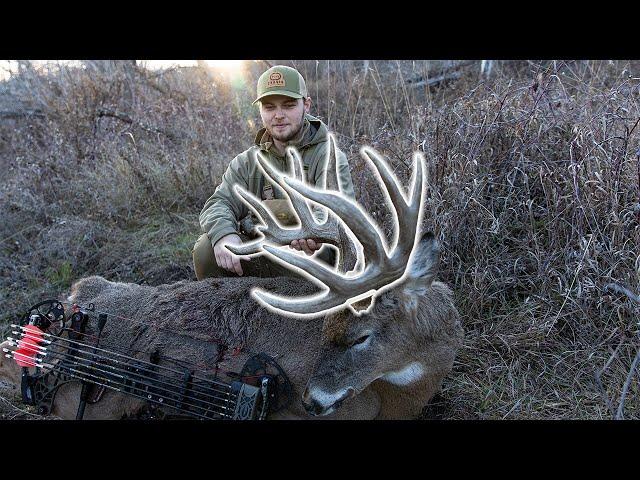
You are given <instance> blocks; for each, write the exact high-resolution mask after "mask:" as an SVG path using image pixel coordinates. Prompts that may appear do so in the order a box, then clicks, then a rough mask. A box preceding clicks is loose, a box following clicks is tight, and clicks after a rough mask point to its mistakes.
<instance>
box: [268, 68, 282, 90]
mask: <svg viewBox="0 0 640 480" xmlns="http://www.w3.org/2000/svg"><path fill="white" fill-rule="evenodd" d="M271 87H284V78H282V74H281V73H280V72H273V73H272V74H271V75H269V80H267V88H271Z"/></svg>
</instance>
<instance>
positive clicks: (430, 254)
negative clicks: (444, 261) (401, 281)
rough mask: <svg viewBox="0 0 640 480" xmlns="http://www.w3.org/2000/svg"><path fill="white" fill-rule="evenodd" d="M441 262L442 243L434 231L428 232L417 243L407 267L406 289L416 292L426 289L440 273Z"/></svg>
mask: <svg viewBox="0 0 640 480" xmlns="http://www.w3.org/2000/svg"><path fill="white" fill-rule="evenodd" d="M439 263H440V245H439V244H438V241H437V240H436V238H435V236H434V235H433V232H426V233H424V234H422V238H420V241H419V242H418V244H417V245H416V247H415V251H414V252H413V258H412V260H411V263H410V264H409V266H408V267H407V269H408V275H407V280H406V284H405V289H408V290H411V291H414V292H416V293H418V292H420V291H424V290H426V289H427V288H428V287H429V286H430V285H431V283H432V282H433V279H434V278H435V276H436V273H438V264H439Z"/></svg>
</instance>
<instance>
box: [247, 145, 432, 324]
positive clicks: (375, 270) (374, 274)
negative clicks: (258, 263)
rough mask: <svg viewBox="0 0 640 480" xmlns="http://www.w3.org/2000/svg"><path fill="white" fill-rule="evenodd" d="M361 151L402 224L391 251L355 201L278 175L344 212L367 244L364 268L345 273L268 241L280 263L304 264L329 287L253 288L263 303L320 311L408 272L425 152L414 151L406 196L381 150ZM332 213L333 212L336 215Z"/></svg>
mask: <svg viewBox="0 0 640 480" xmlns="http://www.w3.org/2000/svg"><path fill="white" fill-rule="evenodd" d="M361 154H362V155H363V157H364V158H365V159H367V160H368V161H369V162H370V163H372V164H373V166H374V167H375V171H376V173H377V175H378V180H379V181H381V183H382V184H383V185H384V187H385V188H384V189H383V191H384V192H385V195H386V197H387V200H388V202H389V204H390V207H391V211H392V214H393V215H394V218H395V221H396V223H397V225H398V227H397V230H396V232H395V236H394V237H395V239H394V243H395V245H394V246H393V247H392V248H391V253H389V249H388V247H387V245H386V241H385V239H384V235H383V234H382V233H381V232H380V230H379V228H378V227H377V225H375V223H374V221H373V220H372V219H371V218H370V217H369V215H368V214H367V213H366V212H365V211H364V210H363V209H362V208H361V207H360V206H359V205H358V204H357V203H356V202H354V201H352V200H351V199H349V198H347V197H346V196H344V195H342V194H339V193H337V192H332V191H322V190H317V189H315V188H311V187H309V186H307V185H304V184H303V183H302V182H300V181H299V180H297V179H294V178H290V177H284V178H283V177H279V178H277V180H279V183H280V182H282V186H283V188H285V190H286V191H287V193H288V194H289V195H290V197H293V196H295V195H296V194H297V195H301V196H304V197H306V198H308V199H310V200H312V201H314V202H316V203H319V204H321V205H324V206H325V207H327V208H328V209H329V210H330V211H331V212H333V213H334V214H336V215H337V216H338V217H340V219H341V220H342V222H344V224H345V225H346V226H347V227H349V229H351V231H352V232H353V233H354V234H355V237H356V238H357V240H358V241H359V242H360V243H361V244H362V247H363V254H364V259H365V268H364V269H363V270H362V271H361V272H360V273H359V274H357V275H354V276H343V275H341V274H340V273H338V272H335V271H332V270H329V269H327V268H326V267H324V266H323V265H322V264H320V263H318V262H317V261H316V260H314V259H312V258H305V257H302V256H300V255H298V254H295V253H293V252H291V251H285V250H280V249H278V248H276V247H274V246H271V245H267V244H263V245H262V248H263V249H264V250H265V251H266V252H268V253H269V254H270V255H271V256H273V257H275V258H276V259H277V260H279V261H280V263H282V264H283V265H285V266H288V267H291V266H293V267H296V268H298V269H300V270H301V271H302V272H303V273H305V274H306V275H307V277H308V278H309V279H310V280H313V281H316V282H319V283H321V284H323V285H324V286H326V287H327V290H326V291H324V292H322V293H321V294H319V295H316V296H310V297H300V298H296V299H290V298H286V297H277V296H275V295H272V294H270V293H268V292H265V291H263V290H259V289H254V290H253V294H254V295H255V297H256V298H257V299H258V300H259V301H261V302H262V303H263V304H265V305H267V306H269V307H272V308H275V309H278V310H280V311H281V312H283V313H291V314H299V315H309V316H317V315H320V314H324V313H327V311H329V310H333V309H334V308H337V307H341V306H343V305H344V304H346V303H350V302H353V301H354V300H356V299H357V300H359V299H362V298H365V297H366V296H370V295H371V292H372V291H374V293H375V291H380V290H381V289H383V288H384V287H389V286H391V285H392V284H393V283H395V282H396V281H398V280H400V279H401V278H402V277H403V275H404V272H405V270H406V267H407V264H408V262H409V258H410V256H411V252H412V251H413V247H414V244H415V241H416V238H417V235H416V233H418V232H417V230H418V226H419V224H420V221H421V217H422V197H423V175H424V171H425V168H424V157H423V156H422V155H421V154H420V153H416V154H415V156H414V180H413V185H412V187H411V195H410V197H409V198H408V199H407V198H406V197H405V196H404V194H403V193H402V191H401V189H400V186H399V185H398V181H397V179H396V178H395V176H394V174H393V173H392V172H391V171H390V170H389V168H388V166H387V165H386V162H385V161H384V159H383V158H382V157H381V156H379V155H378V153H377V152H375V151H374V150H373V149H370V148H363V149H362V150H361ZM263 166H264V165H263ZM270 173H271V172H270ZM292 190H293V191H292ZM298 200H299V201H302V200H300V199H298ZM329 217H330V218H332V215H329ZM301 220H303V219H302V218H301ZM303 222H304V220H303ZM296 238H299V237H296Z"/></svg>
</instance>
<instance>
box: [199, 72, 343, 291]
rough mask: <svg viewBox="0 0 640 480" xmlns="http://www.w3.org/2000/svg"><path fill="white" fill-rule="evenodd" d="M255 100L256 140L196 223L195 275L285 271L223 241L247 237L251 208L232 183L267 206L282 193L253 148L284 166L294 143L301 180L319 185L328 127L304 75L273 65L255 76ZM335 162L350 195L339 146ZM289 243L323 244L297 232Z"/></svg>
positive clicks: (310, 248)
mask: <svg viewBox="0 0 640 480" xmlns="http://www.w3.org/2000/svg"><path fill="white" fill-rule="evenodd" d="M253 103H254V104H256V103H258V104H259V106H260V117H261V118H262V123H263V125H264V127H263V128H262V129H260V130H259V131H258V133H257V135H256V137H255V145H253V146H252V147H251V148H249V149H248V150H246V151H244V152H242V153H241V154H240V155H238V156H237V157H235V158H234V159H233V160H232V161H231V163H230V164H229V167H228V168H227V170H226V172H225V173H224V175H223V177H222V183H221V184H220V185H219V186H218V188H216V191H215V193H214V194H213V195H212V196H211V197H210V198H209V199H208V200H207V201H206V203H205V205H204V208H203V209H202V212H200V226H201V228H202V231H203V232H204V234H203V235H201V236H200V238H199V239H198V241H197V242H196V244H195V246H194V249H193V264H194V269H195V272H196V277H197V278H198V280H202V279H203V278H207V277H219V276H232V275H252V276H275V275H282V274H285V275H286V274H288V273H289V272H288V271H287V270H286V269H285V268H284V267H281V266H279V265H277V264H276V263H274V262H269V261H267V260H266V259H264V257H258V258H254V259H251V258H250V257H248V256H238V255H234V254H233V253H231V252H230V251H229V250H227V249H226V248H225V247H224V245H225V244H232V245H237V244H240V243H242V242H244V241H247V240H249V237H248V236H247V235H245V234H243V233H242V232H241V231H240V230H241V228H240V227H239V224H242V223H243V222H244V221H245V219H246V217H247V216H248V215H249V213H250V212H249V209H248V208H247V207H246V206H245V204H244V203H243V202H242V201H241V200H240V199H239V198H238V197H237V196H236V195H235V193H234V191H233V186H234V185H236V184H238V185H241V186H242V187H244V188H245V189H246V190H248V191H249V192H251V193H253V194H254V195H256V196H257V197H258V198H261V199H262V200H265V201H267V202H266V204H267V208H269V201H271V200H277V199H284V198H286V195H285V194H284V193H283V192H282V190H281V189H280V188H279V187H277V186H275V185H271V184H270V183H269V181H268V180H267V179H266V178H265V177H264V175H262V173H261V171H260V169H259V167H258V165H257V163H256V152H258V151H260V152H262V154H263V155H264V156H265V157H267V158H268V160H269V161H270V163H271V165H273V166H274V167H275V168H276V169H278V170H280V171H288V170H289V168H288V164H287V162H288V159H287V158H286V148H287V147H288V146H294V147H296V148H297V149H298V151H299V152H300V156H301V157H302V161H303V165H304V174H305V180H306V181H307V183H309V184H311V185H315V186H318V187H320V186H321V179H322V174H323V173H324V171H323V168H325V162H324V160H325V158H326V155H327V146H328V138H327V135H328V129H327V126H326V125H325V124H324V123H323V122H322V121H320V120H319V119H317V118H315V117H313V116H311V115H309V111H310V109H311V98H310V97H309V96H308V95H307V87H306V85H305V81H304V78H302V75H301V74H300V73H299V72H298V71H297V70H296V69H294V68H291V67H286V66H282V65H276V66H274V67H271V68H270V69H269V70H267V71H266V72H264V73H263V74H262V75H261V76H260V78H259V79H258V85H257V98H256V100H255V101H254V102H253ZM336 162H337V165H338V181H339V183H340V188H341V189H342V191H343V192H344V193H345V194H346V195H348V196H350V197H351V198H354V193H353V184H352V182H351V174H350V172H349V164H348V162H347V159H346V157H345V155H344V154H343V153H342V152H338V154H337V158H336ZM285 216H286V215H285ZM245 233H247V234H248V233H249V232H245ZM290 246H291V248H295V249H297V250H302V251H304V252H305V253H306V254H307V255H313V254H314V253H315V251H316V250H319V249H320V248H321V247H322V244H321V243H319V242H315V241H314V240H313V239H304V238H301V239H298V240H294V241H293V242H291V245H290ZM332 254H333V252H332V251H331V250H330V249H325V250H324V251H323V252H322V254H321V255H323V256H322V257H321V258H323V259H324V260H325V261H327V262H328V263H332V259H331V257H332ZM325 257H326V258H325Z"/></svg>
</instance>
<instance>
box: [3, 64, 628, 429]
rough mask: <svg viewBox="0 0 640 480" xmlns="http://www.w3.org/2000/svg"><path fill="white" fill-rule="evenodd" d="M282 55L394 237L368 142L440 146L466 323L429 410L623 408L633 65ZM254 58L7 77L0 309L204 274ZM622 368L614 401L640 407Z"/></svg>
mask: <svg viewBox="0 0 640 480" xmlns="http://www.w3.org/2000/svg"><path fill="white" fill-rule="evenodd" d="M278 63H280V62H278ZM281 63H287V64H289V65H294V66H296V67H297V68H299V69H300V70H301V71H302V73H303V74H304V75H305V77H306V79H307V85H308V88H309V92H310V94H311V95H312V97H314V110H315V112H314V113H316V114H317V115H318V116H320V117H321V118H323V119H324V120H325V121H327V122H328V123H329V125H330V128H331V129H332V130H333V131H334V132H335V133H336V135H337V137H338V141H339V143H340V146H341V148H342V149H343V150H344V151H345V152H347V153H348V156H349V161H350V164H351V168H352V175H353V179H354V186H355V190H356V196H357V198H358V200H359V201H361V202H362V203H363V204H364V205H367V206H368V207H369V210H370V213H371V214H372V215H373V216H374V218H376V219H378V221H379V222H380V223H381V225H382V226H383V228H384V230H385V232H386V233H387V234H389V235H390V234H391V231H392V228H393V225H392V223H391V217H390V215H389V212H387V211H386V207H385V202H384V201H382V193H381V191H380V189H379V188H378V187H377V185H375V182H374V181H373V179H372V176H371V175H369V172H368V171H367V169H368V168H369V167H367V166H366V164H365V162H364V161H363V159H362V158H361V157H360V156H359V154H358V150H359V148H360V147H361V146H363V145H371V146H373V147H374V148H376V149H378V150H379V151H381V152H382V153H384V154H385V155H386V156H387V157H388V158H389V159H390V161H391V164H392V167H393V168H394V170H395V172H396V174H397V175H398V177H399V178H400V179H401V180H404V181H407V182H408V181H409V178H410V175H411V154H412V152H413V151H422V152H424V153H425V154H426V156H427V158H428V162H429V169H428V170H429V189H428V198H427V200H426V205H425V207H426V208H425V212H426V214H425V218H424V228H428V229H432V230H435V231H436V233H437V234H438V235H439V237H440V238H441V240H442V242H443V247H444V248H443V257H442V262H441V272H440V278H441V279H442V280H443V281H446V282H447V283H449V284H450V285H451V287H452V288H453V289H454V291H455V293H456V302H457V306H458V308H459V310H460V312H461V314H462V316H463V322H464V329H465V332H466V341H465V346H464V349H463V350H462V352H461V354H460V355H459V356H458V359H457V361H456V365H455V369H454V372H453V373H452V374H451V375H450V376H449V377H448V378H447V380H446V382H445V386H444V390H443V394H442V402H441V404H439V405H438V408H437V409H436V410H437V415H438V416H441V417H445V418H612V417H613V416H615V414H616V411H617V410H618V407H619V404H620V400H621V395H622V391H623V387H624V384H625V382H626V381H627V378H628V374H629V371H630V368H631V364H632V361H633V359H634V358H635V356H636V353H637V351H638V349H639V348H640V338H639V336H638V334H639V332H638V330H639V328H638V313H639V308H640V307H639V305H638V304H637V303H635V302H634V301H633V300H632V299H631V298H630V297H629V296H627V295H624V294H622V293H620V291H621V290H619V289H618V290H617V291H616V290H610V289H605V286H606V285H608V284H616V285H620V286H624V287H626V288H628V289H630V290H631V291H633V292H638V291H639V290H640V288H639V287H640V285H639V281H640V260H639V258H640V257H639V256H638V243H639V240H640V239H639V228H638V224H639V220H640V183H639V181H640V177H639V175H640V151H639V147H640V145H639V142H638V140H639V131H640V126H639V125H638V121H639V119H640V108H639V96H640V82H639V81H640V71H639V68H638V67H639V66H640V65H639V64H638V63H637V62H621V61H616V62H608V61H589V62H586V61H580V62H566V61H565V62H553V61H548V62H525V61H518V62H501V63H498V64H497V65H496V66H495V67H494V69H493V71H492V76H491V77H489V78H481V77H480V76H479V74H478V70H479V67H478V65H477V64H475V63H471V64H469V65H466V66H463V67H461V68H459V70H458V71H459V73H460V75H459V76H458V77H457V78H455V79H453V80H451V81H448V82H446V83H439V84H437V85H435V86H433V87H427V86H417V87H416V86H414V85H416V84H417V82H416V80H420V79H422V80H425V79H429V78H433V77H435V76H437V75H439V74H440V73H441V72H440V69H441V67H442V66H441V65H435V64H434V63H427V62H417V61H416V62H407V61H403V62H382V61H372V62H371V63H370V64H369V66H368V69H364V68H363V65H362V62H349V61H332V62H326V61H323V62H316V61H295V62H281ZM445 67H446V65H445ZM261 71H262V65H259V64H248V65H247V68H246V71H245V72H244V87H242V86H241V88H238V87H237V85H236V86H234V85H232V84H230V83H229V82H227V81H225V79H224V78H222V77H219V76H216V75H215V74H212V73H211V72H206V71H204V70H202V69H178V70H170V71H166V72H160V73H159V72H156V73H152V72H147V71H145V70H142V69H139V68H134V67H133V66H132V65H130V64H125V63H122V64H119V63H114V64H110V66H109V68H102V69H101V68H92V67H90V66H88V67H86V68H77V67H60V68H57V67H56V68H53V67H52V68H51V69H50V70H44V71H36V70H35V69H34V67H33V66H32V65H31V64H29V63H24V64H22V66H21V71H20V72H19V73H18V74H17V75H15V76H14V77H12V78H11V79H10V80H8V81H7V82H4V83H3V84H0V110H2V111H5V112H8V111H11V112H14V113H16V112H17V113H18V114H17V115H4V116H3V117H2V118H0V167H1V168H2V171H3V176H2V179H1V180H0V189H1V190H0V215H1V218H2V222H1V223H0V242H2V243H0V252H1V253H0V269H1V271H2V280H1V281H0V294H1V295H2V298H1V300H2V304H3V305H5V310H4V311H5V312H6V313H3V314H2V315H3V319H4V320H5V321H6V320H9V319H13V316H14V315H15V314H16V313H17V312H18V311H20V310H22V309H23V308H25V307H26V306H28V305H29V304H30V303H33V302H35V301H38V300H39V299H40V298H42V296H44V295H50V296H57V295H58V294H59V293H60V292H61V291H62V290H64V289H65V288H67V287H68V284H69V283H70V282H71V281H72V280H74V279H76V278H79V277H81V276H84V275H89V274H101V275H105V276H106V277H107V278H110V279H114V280H126V281H135V282H142V283H145V282H147V283H154V284H156V283H163V282H167V281H174V280H178V279H182V278H194V275H193V271H192V267H191V260H190V253H189V247H190V245H191V244H192V242H193V241H195V239H196V238H197V236H198V234H199V227H198V224H197V214H198V213H199V211H200V208H201V207H202V205H203V203H204V201H205V200H206V198H207V197H208V196H209V195H210V194H211V193H212V192H213V190H214V189H215V186H216V185H217V183H218V182H219V180H220V177H221V175H222V173H223V172H224V169H225V168H226V165H227V164H228V163H229V161H230V160H231V159H232V158H233V156H235V155H236V154H238V153H239V152H241V151H242V150H244V149H246V148H248V147H249V146H250V145H251V142H252V140H253V134H254V132H255V130H256V129H257V128H258V127H259V126H260V123H259V116H258V115H257V113H256V111H255V110H253V109H252V107H251V105H250V104H251V101H252V99H253V98H252V95H253V91H252V85H254V83H255V80H256V78H257V76H258V75H259V73H260V72H261ZM418 85H419V84H418ZM629 378H631V381H630V383H629V384H628V392H627V394H626V400H625V402H624V409H623V413H624V417H625V418H639V417H640V411H639V407H640V402H639V401H638V393H640V392H639V388H638V376H635V377H634V376H633V375H632V376H631V377H629ZM436 410H434V409H433V406H432V407H429V409H427V410H426V411H425V415H426V416H433V415H435V414H434V412H435V411H436Z"/></svg>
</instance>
